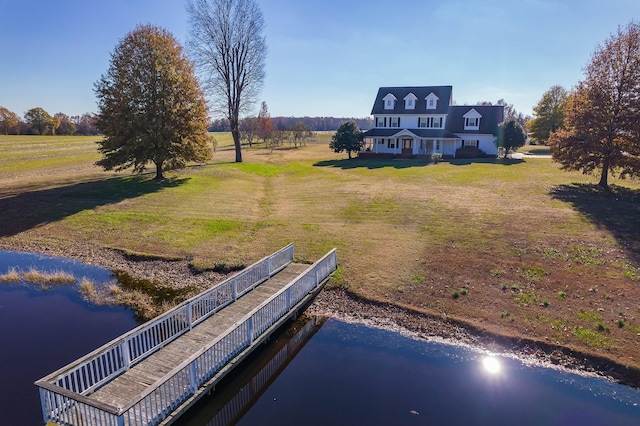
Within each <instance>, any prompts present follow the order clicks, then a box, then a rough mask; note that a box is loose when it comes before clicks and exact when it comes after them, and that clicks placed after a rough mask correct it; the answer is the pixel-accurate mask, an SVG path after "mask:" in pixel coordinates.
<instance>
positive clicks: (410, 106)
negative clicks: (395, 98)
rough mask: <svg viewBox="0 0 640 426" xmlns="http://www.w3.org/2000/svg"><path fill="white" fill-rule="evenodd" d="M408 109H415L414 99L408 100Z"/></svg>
mask: <svg viewBox="0 0 640 426" xmlns="http://www.w3.org/2000/svg"><path fill="white" fill-rule="evenodd" d="M407 109H413V99H407Z"/></svg>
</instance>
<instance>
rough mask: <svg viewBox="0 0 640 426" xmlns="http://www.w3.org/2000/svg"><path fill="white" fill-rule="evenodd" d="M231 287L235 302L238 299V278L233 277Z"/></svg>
mask: <svg viewBox="0 0 640 426" xmlns="http://www.w3.org/2000/svg"><path fill="white" fill-rule="evenodd" d="M231 288H232V289H233V301H234V302H235V301H236V300H238V280H237V279H236V278H234V279H233V282H232V283H231Z"/></svg>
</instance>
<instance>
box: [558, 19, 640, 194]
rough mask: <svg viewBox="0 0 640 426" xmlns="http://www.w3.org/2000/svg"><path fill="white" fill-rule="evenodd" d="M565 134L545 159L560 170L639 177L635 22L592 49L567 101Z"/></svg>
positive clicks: (639, 63) (639, 43) (639, 50)
mask: <svg viewBox="0 0 640 426" xmlns="http://www.w3.org/2000/svg"><path fill="white" fill-rule="evenodd" d="M565 127H566V129H565V130H560V131H558V132H556V133H554V134H552V135H551V138H550V141H549V142H550V145H551V155H552V156H553V159H554V160H555V161H557V162H559V163H560V164H562V168H563V169H566V170H581V171H582V172H583V173H586V174H589V173H595V172H597V171H599V172H600V182H599V183H598V184H599V185H600V186H601V187H603V188H608V185H609V184H608V178H609V174H610V173H611V174H613V173H618V174H619V175H620V176H621V177H623V178H624V177H626V176H640V24H638V23H635V22H632V23H630V24H628V25H627V26H625V27H621V28H618V31H617V33H616V34H612V35H611V36H610V37H609V38H608V39H607V40H606V41H605V43H604V44H602V45H600V46H598V47H597V48H596V50H595V52H594V54H593V56H592V58H591V62H590V63H589V64H588V65H587V67H586V68H585V79H584V80H583V81H581V82H580V83H578V85H577V87H576V88H575V90H574V91H573V93H572V94H571V95H570V96H569V101H568V103H567V111H566V119H565Z"/></svg>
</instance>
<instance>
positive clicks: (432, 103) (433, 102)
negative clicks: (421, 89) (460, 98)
mask: <svg viewBox="0 0 640 426" xmlns="http://www.w3.org/2000/svg"><path fill="white" fill-rule="evenodd" d="M425 100H426V101H427V109H436V108H437V107H438V101H439V100H440V98H438V97H437V96H436V95H435V94H434V93H433V92H432V93H429V96H427V97H426V98H425Z"/></svg>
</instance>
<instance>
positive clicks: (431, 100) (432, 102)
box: [429, 99, 435, 108]
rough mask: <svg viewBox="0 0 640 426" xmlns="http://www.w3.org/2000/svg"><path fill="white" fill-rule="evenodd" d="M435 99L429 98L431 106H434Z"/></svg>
mask: <svg viewBox="0 0 640 426" xmlns="http://www.w3.org/2000/svg"><path fill="white" fill-rule="evenodd" d="M434 104H435V101H434V100H433V99H429V108H433V107H434Z"/></svg>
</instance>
